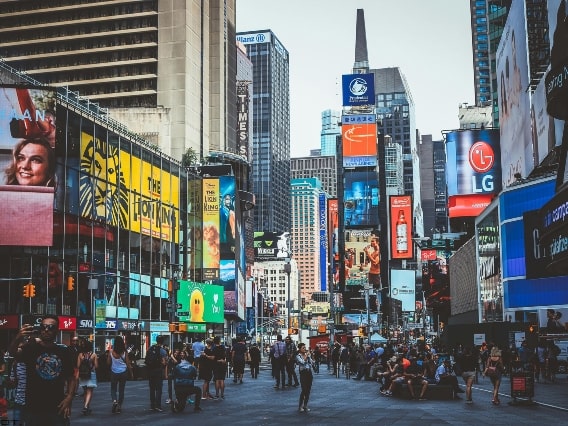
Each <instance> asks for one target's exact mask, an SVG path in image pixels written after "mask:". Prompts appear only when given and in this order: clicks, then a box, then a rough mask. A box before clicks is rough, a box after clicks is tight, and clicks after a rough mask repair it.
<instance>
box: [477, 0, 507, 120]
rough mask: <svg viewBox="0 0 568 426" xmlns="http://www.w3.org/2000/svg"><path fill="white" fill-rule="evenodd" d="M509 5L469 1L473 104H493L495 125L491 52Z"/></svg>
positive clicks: (498, 0) (503, 0)
mask: <svg viewBox="0 0 568 426" xmlns="http://www.w3.org/2000/svg"><path fill="white" fill-rule="evenodd" d="M510 7H511V0H470V11H471V47H472V51H473V80H474V91H475V105H477V106H485V105H493V127H499V105H498V102H497V68H496V62H495V54H496V53H497V46H498V45H499V40H500V39H501V34H502V33H503V28H504V27H505V22H506V21H507V14H508V13H509V8H510Z"/></svg>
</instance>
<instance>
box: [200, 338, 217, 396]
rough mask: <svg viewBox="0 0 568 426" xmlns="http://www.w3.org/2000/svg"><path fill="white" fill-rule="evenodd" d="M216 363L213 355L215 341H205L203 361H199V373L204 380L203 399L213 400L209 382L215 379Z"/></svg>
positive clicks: (202, 354)
mask: <svg viewBox="0 0 568 426" xmlns="http://www.w3.org/2000/svg"><path fill="white" fill-rule="evenodd" d="M214 363H215V354H214V353H213V340H211V339H207V340H206V341H205V349H203V352H202V353H201V360H200V361H199V365H200V367H199V371H200V373H201V378H202V379H203V385H202V387H203V392H201V398H202V399H213V396H212V395H211V392H209V382H211V380H212V379H213V364H214Z"/></svg>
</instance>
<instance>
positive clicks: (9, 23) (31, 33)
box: [0, 0, 237, 160]
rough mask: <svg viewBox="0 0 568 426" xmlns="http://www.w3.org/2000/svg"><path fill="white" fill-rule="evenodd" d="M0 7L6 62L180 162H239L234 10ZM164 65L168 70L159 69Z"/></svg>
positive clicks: (136, 4) (167, 5)
mask: <svg viewBox="0 0 568 426" xmlns="http://www.w3.org/2000/svg"><path fill="white" fill-rule="evenodd" d="M56 3H57V4H56V5H55V4H53V3H50V4H49V5H47V4H42V5H38V4H37V3H35V2H27V1H25V2H0V29H1V30H0V31H1V32H2V34H3V36H2V43H0V57H2V58H3V59H4V61H6V63H8V64H9V65H10V66H12V67H14V68H16V69H19V70H23V71H26V72H27V73H28V74H29V75H31V76H32V77H33V78H35V79H36V80H38V81H42V82H44V83H45V84H49V85H51V86H52V87H66V88H68V89H69V90H71V91H73V92H79V93H80V94H81V96H83V97H85V98H87V99H88V100H89V101H90V102H94V103H97V104H98V105H100V106H101V107H104V108H107V109H108V114H109V115H110V116H112V117H113V118H114V119H115V120H117V121H119V122H121V123H122V124H124V125H125V126H126V127H128V128H129V129H131V130H132V131H134V132H136V133H138V134H140V135H141V136H143V137H144V138H145V139H146V140H148V141H149V142H151V143H153V144H156V145H158V146H159V147H160V149H161V150H162V151H163V152H164V153H166V154H168V155H170V156H171V157H173V158H176V159H178V160H179V159H181V156H182V155H183V153H185V152H186V150H187V149H188V148H192V149H193V150H194V151H195V152H196V153H198V154H199V156H200V157H203V156H204V155H206V154H207V153H208V152H209V150H220V151H227V152H232V153H236V147H237V144H236V134H235V131H234V129H235V128H236V85H235V78H236V69H235V68H236V59H235V57H236V45H235V1H234V0H211V1H208V2H199V1H196V0H191V1H187V2H169V1H164V0H142V1H132V0H117V1H112V2H109V1H92V2H84V1H80V0H60V1H58V2H56ZM158 64H159V65H158Z"/></svg>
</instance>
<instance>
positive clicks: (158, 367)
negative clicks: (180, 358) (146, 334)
mask: <svg viewBox="0 0 568 426" xmlns="http://www.w3.org/2000/svg"><path fill="white" fill-rule="evenodd" d="M163 346H164V336H162V335H159V336H157V337H156V344H154V345H152V346H150V348H149V349H148V352H147V353H146V359H145V360H144V363H145V364H146V367H147V368H148V384H149V387H150V410H151V411H157V412H158V413H161V412H162V411H164V410H162V387H163V385H164V379H165V378H166V364H167V362H168V354H167V352H166V350H165V349H164V347H163Z"/></svg>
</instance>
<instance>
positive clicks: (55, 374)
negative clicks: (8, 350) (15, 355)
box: [17, 315, 77, 426]
mask: <svg viewBox="0 0 568 426" xmlns="http://www.w3.org/2000/svg"><path fill="white" fill-rule="evenodd" d="M33 329H34V327H33V326H31V325H24V326H23V327H22V329H21V330H20V332H19V333H18V336H17V339H19V340H23V339H24V338H25V337H26V336H32V333H33ZM58 331H59V319H58V318H57V317H56V316H54V315H46V316H45V317H44V318H43V319H42V321H41V325H40V334H39V339H37V340H36V339H31V340H30V341H29V343H27V344H25V345H23V346H22V352H21V357H22V358H21V359H22V362H23V363H25V364H26V371H27V386H26V406H25V408H26V425H28V426H36V425H37V426H40V425H41V426H60V425H64V424H65V423H66V422H67V419H68V418H69V416H70V415H71V404H72V402H73V397H74V395H75V390H76V388H77V379H76V378H75V374H74V372H75V364H74V362H73V353H72V351H71V350H70V349H69V348H68V347H67V346H65V345H60V344H57V343H56V341H55V339H56V337H57V333H58Z"/></svg>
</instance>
